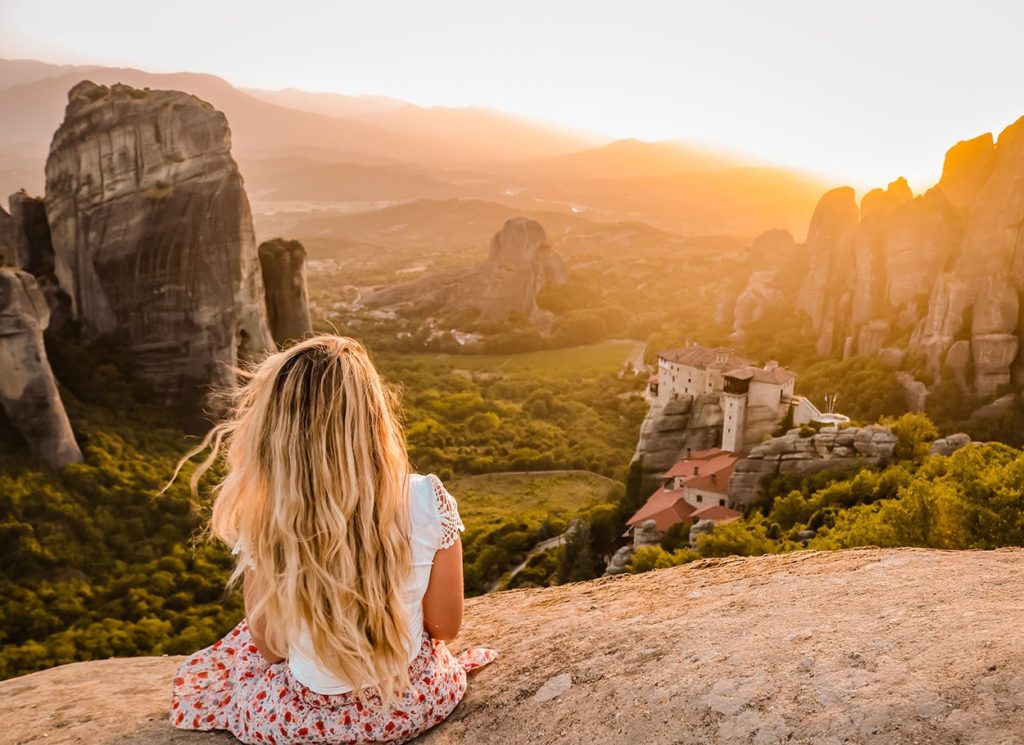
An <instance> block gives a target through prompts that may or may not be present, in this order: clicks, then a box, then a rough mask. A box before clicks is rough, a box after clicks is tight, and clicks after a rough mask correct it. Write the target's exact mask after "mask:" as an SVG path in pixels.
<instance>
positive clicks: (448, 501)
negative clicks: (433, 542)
mask: <svg viewBox="0 0 1024 745" xmlns="http://www.w3.org/2000/svg"><path fill="white" fill-rule="evenodd" d="M430 485H431V486H432V487H433V488H434V499H435V500H436V501H437V513H438V514H439V515H440V516H441V545H440V546H439V547H438V548H439V550H440V549H442V548H449V547H450V546H452V545H454V544H455V541H457V540H458V539H459V532H460V531H463V530H465V529H466V526H465V525H463V524H462V518H461V517H459V506H458V504H457V503H456V502H455V497H453V496H452V495H451V494H449V493H448V490H447V489H445V488H444V484H442V483H441V479H439V478H438V477H437V476H435V475H434V474H430Z"/></svg>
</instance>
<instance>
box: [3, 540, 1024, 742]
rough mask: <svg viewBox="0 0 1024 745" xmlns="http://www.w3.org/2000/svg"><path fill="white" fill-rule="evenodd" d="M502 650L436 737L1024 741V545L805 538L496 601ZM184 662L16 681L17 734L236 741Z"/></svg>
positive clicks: (475, 617) (474, 633) (9, 728)
mask: <svg viewBox="0 0 1024 745" xmlns="http://www.w3.org/2000/svg"><path fill="white" fill-rule="evenodd" d="M466 615H467V622H466V625H465V627H464V630H463V633H462V635H461V636H460V638H459V639H458V640H456V642H455V644H454V645H453V646H455V647H459V648H461V647H463V646H465V645H467V644H488V645H490V646H493V647H496V648H497V649H498V650H499V651H500V652H501V655H502V656H501V658H500V659H499V660H498V661H497V662H496V663H495V664H493V665H492V666H491V667H489V668H485V669H484V670H481V671H480V672H479V673H477V674H476V676H475V678H474V679H473V680H472V682H471V684H470V690H469V693H468V695H467V696H466V699H465V700H464V701H463V702H462V704H460V705H459V707H458V708H457V709H456V710H455V712H454V714H453V715H452V717H451V718H450V719H449V720H448V721H447V722H445V723H444V724H442V725H440V726H439V727H437V728H436V729H435V730H433V731H432V732H430V733H428V734H427V735H426V736H425V737H424V738H423V739H422V740H421V742H424V743H464V742H474V743H476V742H480V743H501V744H502V745H510V744H512V743H551V742H559V743H588V744H590V745H593V744H597V743H621V742H636V743H684V744H685V743H738V742H744V743H747V742H750V743H777V742H786V743H815V744H816V745H827V744H830V743H835V744H837V745H838V743H912V742H921V743H930V744H931V745H944V744H945V743H950V744H952V743H965V742H970V743H1007V742H1017V741H1018V740H1019V735H1020V732H1019V724H1020V712H1021V710H1022V708H1024V638H1022V637H1021V635H1020V634H1017V633H1015V631H1014V630H1015V629H1018V628H1020V624H1021V623H1022V622H1024V550H1021V549H1005V550H999V551H987V552H982V551H962V552H956V551H929V550H923V549H897V550H878V549H864V550H854V551H839V552H829V553H819V552H813V551H804V552H798V553H793V554H785V555H780V556H766V557H759V558H730V559H717V560H705V561H701V562H697V563H694V564H689V565H687V566H683V567H677V568H675V569H666V570H661V571H656V572H650V573H648V574H642V575H624V576H620V577H614V578H607V579H600V580H594V581H592V582H584V583H579V584H573V585H567V586H564V587H557V588H551V589H544V590H518V591H511V592H502V593H497V594H494V595H488V596H485V597H482V598H477V599H475V600H472V601H470V602H469V604H468V609H467V614H466ZM179 659H180V658H174V657H163V658H137V659H121V660H116V659H115V660H105V661H100V662H86V663H78V664H75V665H67V666H64V667H60V668H56V669H53V670H47V671H44V672H40V673H35V674H33V675H28V676H24V677H21V678H15V679H13V680H8V681H5V682H3V683H0V701H3V702H4V705H3V707H0V731H3V732H4V737H5V742H11V743H23V744H27V743H43V742H45V743H48V745H58V744H67V743H136V744H138V745H141V744H142V743H149V744H152V745H169V744H170V743H194V744H195V745H199V743H221V742H233V740H232V738H230V737H228V736H227V735H224V734H205V735H204V734H196V733H187V732H178V731H175V730H173V729H172V728H171V727H170V725H168V724H167V723H166V722H165V720H164V711H165V710H166V708H167V706H168V703H169V701H168V699H169V691H170V679H171V675H172V672H173V670H174V669H175V666H176V665H177V664H178V660H179Z"/></svg>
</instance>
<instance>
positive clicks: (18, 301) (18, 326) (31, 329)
mask: <svg viewBox="0 0 1024 745" xmlns="http://www.w3.org/2000/svg"><path fill="white" fill-rule="evenodd" d="M49 322H50V309H49V307H48V306H47V303H46V298H44V297H43V293H42V292H41V291H40V289H39V286H38V285H37V284H36V281H35V279H34V278H33V277H32V275H30V274H28V273H27V272H23V271H20V270H18V269H14V268H11V267H5V268H0V405H2V406H3V410H4V414H5V415H6V416H7V419H8V420H9V421H10V422H11V424H13V425H14V427H15V429H17V430H18V431H19V432H20V433H21V435H22V437H24V438H25V441H26V442H27V443H28V446H29V448H30V449H31V450H32V453H33V454H34V455H35V456H36V457H37V458H39V459H41V460H42V461H44V462H45V463H47V464H49V465H50V466H52V467H54V468H60V467H61V466H65V465H67V464H69V463H78V462H81V460H82V453H81V451H80V450H79V448H78V443H76V442H75V435H74V433H73V432H72V431H71V423H70V422H69V421H68V415H67V413H66V412H65V411H64V404H63V402H62V401H61V399H60V394H59V393H58V391H57V383H56V381H55V380H54V377H53V371H52V370H51V369H50V362H49V360H48V359H47V357H46V348H45V347H44V346H43V331H44V330H45V329H46V326H47V324H49Z"/></svg>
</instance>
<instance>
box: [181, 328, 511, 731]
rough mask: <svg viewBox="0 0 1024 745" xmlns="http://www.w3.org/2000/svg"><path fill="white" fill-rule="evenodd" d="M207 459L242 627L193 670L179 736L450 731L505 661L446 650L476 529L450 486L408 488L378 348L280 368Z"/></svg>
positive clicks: (263, 374)
mask: <svg viewBox="0 0 1024 745" xmlns="http://www.w3.org/2000/svg"><path fill="white" fill-rule="evenodd" d="M222 443H223V446H224V447H223V449H222V447H221V445H222ZM207 447H210V448H211V453H210V455H209V456H208V457H207V458H206V460H205V461H204V462H203V463H202V464H201V465H200V467H199V468H198V469H197V470H196V472H195V474H194V475H193V478H192V486H193V490H195V489H196V484H197V483H198V480H199V478H200V477H201V476H202V474H203V473H204V472H206V471H207V470H208V469H209V467H210V466H211V465H212V464H213V463H214V462H215V461H216V460H217V458H218V457H221V456H222V457H223V460H224V465H225V466H226V468H225V475H224V477H223V478H221V479H220V480H219V482H218V483H217V484H216V486H215V487H214V493H215V495H216V498H215V500H214V504H213V511H212V518H211V525H210V527H211V532H212V533H213V534H214V535H215V536H216V537H218V538H220V539H221V540H223V541H224V542H225V543H226V544H227V545H229V546H233V547H234V548H235V550H236V552H237V554H238V564H237V566H236V569H235V572H234V573H233V574H232V582H236V581H241V583H242V585H243V593H244V598H245V608H246V619H245V620H243V621H242V622H241V623H240V624H239V625H238V626H237V627H236V628H235V629H233V630H232V631H231V632H230V633H229V634H228V635H227V636H225V637H224V638H223V639H222V640H221V641H219V642H217V643H216V644H213V645H212V646H210V647H207V648H206V649H203V650H200V651H199V652H196V653H195V654H193V655H191V656H190V657H189V658H188V659H187V660H186V661H185V663H184V664H183V665H182V666H181V667H180V668H179V671H178V675H177V676H176V678H175V681H174V689H173V690H174V700H173V704H172V707H173V708H172V712H171V721H172V723H173V724H175V725H176V726H178V727H181V728H183V729H204V730H207V729H226V730H229V731H231V732H232V733H233V734H234V735H235V736H236V737H238V738H239V739H240V740H242V742H245V743H254V742H261V743H265V742H277V743H281V742H294V743H300V742H301V743H318V742H347V743H372V742H382V741H387V742H394V741H400V740H404V739H407V738H409V737H412V736H415V735H417V734H419V733H421V732H423V731H424V730H425V729H427V728H429V727H431V726H433V725H434V724H437V723H438V722H440V721H442V720H443V719H444V718H445V717H446V716H447V715H448V714H449V713H450V712H451V710H452V709H453V708H454V707H455V705H456V704H457V703H458V702H459V700H460V699H461V698H462V695H463V693H464V692H465V687H466V671H467V670H468V669H471V668H473V667H475V666H478V665H479V664H481V663H485V662H487V661H489V660H490V659H492V657H491V656H490V655H488V654H486V653H485V654H483V655H482V656H481V655H479V654H478V655H477V656H476V657H469V656H467V657H465V658H462V659H459V660H456V659H455V658H454V657H453V656H452V654H451V653H450V652H449V651H448V648H447V647H446V646H445V645H444V643H443V640H447V639H452V638H453V637H454V635H455V634H456V633H458V630H459V626H460V625H461V623H462V608H463V605H462V593H463V589H462V546H461V542H460V541H459V531H460V530H461V529H462V522H461V520H460V519H459V514H458V510H457V507H456V505H455V501H454V499H452V497H451V496H450V495H449V494H448V493H447V491H445V489H444V487H443V485H442V484H441V482H440V481H439V480H438V479H437V478H436V477H434V476H420V475H416V474H410V470H409V460H408V456H407V454H406V447H405V436H404V433H403V432H402V429H401V426H400V424H399V420H398V416H397V414H396V411H395V398H394V394H393V392H392V391H391V390H390V389H389V388H387V386H385V385H384V384H383V382H382V381H381V379H380V376H379V375H378V374H377V371H376V369H375V368H374V367H373V364H372V363H371V362H370V359H369V357H368V355H367V354H366V350H365V349H363V347H362V346H361V345H360V344H359V343H358V342H356V341H354V340H352V339H346V338H343V337H337V336H329V335H323V336H317V337H314V338H311V339H307V340H305V341H302V342H299V343H298V344H296V345H294V346H293V347H291V348H289V349H286V350H284V351H282V352H278V353H277V354H275V355H272V356H270V357H269V358H268V359H267V360H265V361H264V362H263V363H262V364H261V365H260V366H259V367H258V368H256V369H255V370H254V371H253V372H252V374H251V375H250V376H249V377H248V380H247V381H246V382H245V384H244V385H242V386H241V388H240V389H239V391H238V394H237V399H236V404H235V406H234V408H233V410H232V412H231V414H230V415H229V416H228V417H227V418H226V419H225V420H224V421H222V422H221V423H220V424H218V425H216V426H215V427H214V429H213V430H212V431H211V432H210V434H209V435H207V437H206V438H205V439H204V441H203V444H202V445H201V446H200V447H199V448H197V449H196V450H195V451H193V452H192V453H191V454H190V456H191V455H195V454H198V453H199V452H202V451H203V450H205V449H206V448H207ZM190 456H188V457H190Z"/></svg>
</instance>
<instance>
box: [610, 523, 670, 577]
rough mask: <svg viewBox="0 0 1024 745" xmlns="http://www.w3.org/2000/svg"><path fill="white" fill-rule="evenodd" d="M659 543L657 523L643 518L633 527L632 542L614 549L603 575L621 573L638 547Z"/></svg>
mask: <svg viewBox="0 0 1024 745" xmlns="http://www.w3.org/2000/svg"><path fill="white" fill-rule="evenodd" d="M660 544H661V533H660V532H659V531H658V523H656V522H655V521H654V520H644V521H643V522H642V523H640V524H639V525H637V526H636V528H634V529H633V542H632V543H630V544H627V545H625V546H622V547H621V548H620V549H619V550H618V551H616V552H615V553H614V554H613V555H612V558H611V560H610V561H609V562H608V566H607V567H606V568H605V570H604V576H605V577H613V576H615V575H616V574H623V573H624V572H625V571H626V565H627V564H628V563H629V560H630V559H632V558H633V555H634V554H635V553H636V551H637V549H638V548H644V547H645V546H658V545H660Z"/></svg>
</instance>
